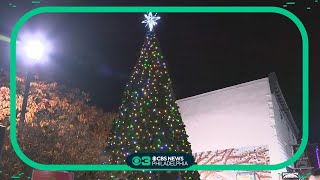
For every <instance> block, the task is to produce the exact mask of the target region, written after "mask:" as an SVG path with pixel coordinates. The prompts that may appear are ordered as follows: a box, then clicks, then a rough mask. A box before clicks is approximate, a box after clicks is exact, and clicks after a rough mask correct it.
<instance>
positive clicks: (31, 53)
mask: <svg viewBox="0 0 320 180" xmlns="http://www.w3.org/2000/svg"><path fill="white" fill-rule="evenodd" d="M24 49H25V53H26V55H27V57H28V58H30V59H31V60H34V61H39V60H41V58H42V56H43V54H44V51H45V48H44V44H43V43H42V42H41V41H39V40H32V41H29V42H26V44H24Z"/></svg>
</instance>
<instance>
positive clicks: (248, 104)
mask: <svg viewBox="0 0 320 180" xmlns="http://www.w3.org/2000/svg"><path fill="white" fill-rule="evenodd" d="M177 103H178V106H179V108H180V109H179V110H180V113H181V116H182V120H183V121H184V123H185V125H186V131H187V133H188V135H189V141H190V143H191V146H192V151H193V153H194V155H195V159H196V162H198V164H278V163H282V162H284V161H286V160H288V159H289V158H290V157H291V156H292V155H293V149H292V145H293V144H297V137H298V134H299V131H298V129H297V127H296V125H295V123H294V120H293V117H292V115H291V113H290V110H289V108H288V106H287V104H286V102H285V100H284V97H283V95H282V92H281V90H280V87H279V84H278V81H277V78H276V76H275V74H274V73H272V74H270V75H269V77H267V78H263V79H259V80H255V81H251V82H247V83H243V84H239V85H236V86H232V87H228V88H224V89H220V90H216V91H212V92H208V93H204V94H200V95H197V96H193V97H189V98H185V99H181V100H178V101H177ZM283 171H286V170H285V169H283V170H279V171H272V173H270V172H255V176H256V179H275V180H278V179H281V177H280V175H279V174H278V173H279V172H283ZM200 173H201V178H202V179H206V180H209V179H210V180H211V179H237V178H238V179H241V178H239V172H230V171H225V172H208V171H207V172H200ZM242 179H243V177H242Z"/></svg>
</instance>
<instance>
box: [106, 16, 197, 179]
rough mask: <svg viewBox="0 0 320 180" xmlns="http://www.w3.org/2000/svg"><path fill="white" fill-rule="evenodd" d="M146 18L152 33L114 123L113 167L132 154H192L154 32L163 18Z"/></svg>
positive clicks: (152, 175)
mask: <svg viewBox="0 0 320 180" xmlns="http://www.w3.org/2000/svg"><path fill="white" fill-rule="evenodd" d="M145 17H146V20H145V21H143V23H146V24H147V25H148V26H149V31H148V32H147V34H146V37H145V42H144V44H143V46H142V49H141V54H140V57H139V59H138V63H137V64H136V66H135V67H134V71H133V73H132V76H131V77H130V80H129V82H128V83H127V85H126V88H125V92H124V95H123V100H122V104H121V107H120V116H119V118H118V119H116V120H115V121H114V124H113V128H112V129H111V132H110V135H109V140H108V146H107V149H108V150H109V151H110V154H111V155H110V154H109V155H110V156H111V157H110V161H109V163H110V164H125V163H126V157H127V156H128V155H130V154H132V153H161V152H170V153H174V152H179V153H186V154H189V155H192V152H191V145H190V143H189V142H188V140H187V138H188V136H187V134H186V131H185V125H184V123H183V122H182V119H181V115H180V113H179V110H178V106H177V104H176V99H175V98H174V95H173V90H172V81H171V80H170V76H169V73H168V70H167V65H166V62H165V61H164V58H163V55H162V52H161V50H160V47H159V42H158V40H157V37H156V34H155V32H154V30H153V27H154V26H155V25H156V24H157V23H156V20H158V19H160V18H159V17H156V16H153V15H152V13H149V14H148V15H145ZM159 174H160V172H152V171H147V172H146V171H144V172H142V171H137V172H124V173H122V177H126V178H128V179H135V180H136V179H140V180H142V179H143V180H145V179H159ZM176 174H177V178H175V179H181V180H182V179H193V180H194V179H195V180H196V179H199V174H198V172H192V171H183V172H179V173H176ZM178 174H179V175H178ZM112 176H113V177H112V178H119V177H120V174H115V173H113V175H112ZM160 176H161V175H160ZM178 176H179V177H180V178H178ZM161 179H162V178H161Z"/></svg>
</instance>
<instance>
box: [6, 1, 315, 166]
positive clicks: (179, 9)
mask: <svg viewBox="0 0 320 180" xmlns="http://www.w3.org/2000/svg"><path fill="white" fill-rule="evenodd" d="M145 12H158V13H160V12H165V13H275V14H280V15H283V16H286V17H287V18H289V19H290V20H291V21H292V22H294V23H295V24H296V26H297V27H298V29H299V31H300V33H301V38H302V61H303V63H302V92H303V93H302V103H303V107H302V114H303V120H302V121H303V134H302V142H301V144H300V147H299V149H298V151H297V152H296V153H295V154H294V155H293V156H292V157H291V158H290V159H289V160H287V161H285V162H283V163H280V164H272V165H194V166H192V167H190V168H188V169H187V170H277V169H282V168H285V167H287V166H290V165H291V164H293V163H294V162H295V161H296V160H298V159H299V157H300V156H301V155H302V154H303V152H304V150H305V148H306V146H307V142H308V134H309V127H308V126H309V112H308V110H309V92H308V91H309V75H308V73H309V54H308V50H309V42H308V34H307V31H306V29H305V27H304V25H303V24H302V22H301V21H300V20H299V18H298V17H297V16H295V15H294V14H293V13H291V12H289V11H287V10H285V9H283V8H279V7H272V6H248V7H245V6H239V7H233V6H229V7H228V6H218V7H213V6H205V7H203V6H195V7H191V6H186V7H183V6H175V7H172V6H171V7H163V6H162V7H156V6H131V7H126V6H121V7H119V6H118V7H114V6H111V7H101V6H100V7H95V6H88V7H80V6H75V7H74V6H65V7H63V6H57V7H54V6H51V7H40V8H36V9H33V10H31V11H29V12H28V13H26V14H25V15H23V16H22V17H21V18H20V19H19V21H18V22H17V23H16V25H15V26H14V28H13V32H12V35H11V42H10V98H11V101H10V112H11V113H10V120H11V121H10V126H11V130H10V139H11V143H12V147H13V149H14V151H15V152H16V154H17V155H18V157H19V158H20V159H21V160H22V161H23V162H24V163H26V164H27V165H29V166H31V167H33V168H35V169H39V170H60V171H110V170H113V171H116V170H126V171H132V170H135V171H137V169H133V168H131V167H129V166H127V165H101V164H86V165H82V164H51V165H48V164H40V163H37V162H35V161H33V160H31V159H29V158H28V157H27V156H26V155H25V154H24V153H23V152H22V151H21V149H20V147H19V145H18V141H17V137H16V40H17V35H18V32H19V30H20V28H21V27H22V25H23V24H24V23H25V22H26V21H27V20H28V19H30V18H31V17H33V16H35V15H38V14H41V13H145ZM153 170H156V171H164V170H165V169H153ZM170 170H171V171H172V169H170ZM175 170H176V171H178V170H179V171H181V169H175Z"/></svg>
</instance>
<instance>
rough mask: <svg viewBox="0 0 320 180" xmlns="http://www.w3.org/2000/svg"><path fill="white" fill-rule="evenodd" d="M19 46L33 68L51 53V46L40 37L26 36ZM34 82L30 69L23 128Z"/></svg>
mask: <svg viewBox="0 0 320 180" xmlns="http://www.w3.org/2000/svg"><path fill="white" fill-rule="evenodd" d="M19 45H21V46H22V50H23V53H24V54H23V59H24V60H25V61H26V62H27V63H28V64H29V65H31V66H32V67H33V66H35V65H36V64H39V63H40V62H42V61H44V60H45V59H46V58H45V57H44V56H45V55H47V54H48V53H49V51H48V50H49V46H47V44H45V43H44V40H43V38H41V37H40V36H39V37H37V36H30V35H27V36H24V38H23V39H22V41H21V43H19ZM31 81H32V73H31V71H30V69H28V71H27V77H26V86H25V90H24V94H23V102H22V107H21V116H20V123H21V128H23V126H24V121H25V114H26V109H27V103H28V96H29V90H30V83H31Z"/></svg>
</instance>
